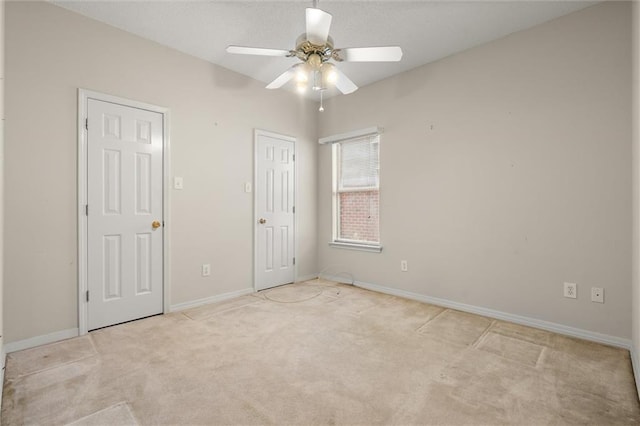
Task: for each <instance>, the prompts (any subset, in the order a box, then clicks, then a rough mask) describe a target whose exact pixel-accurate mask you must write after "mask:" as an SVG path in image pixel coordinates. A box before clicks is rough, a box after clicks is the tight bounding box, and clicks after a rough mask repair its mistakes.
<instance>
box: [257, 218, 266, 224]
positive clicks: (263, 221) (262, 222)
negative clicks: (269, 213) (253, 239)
mask: <svg viewBox="0 0 640 426" xmlns="http://www.w3.org/2000/svg"><path fill="white" fill-rule="evenodd" d="M258 223H259V224H260V225H264V224H265V223H267V219H263V218H260V220H259V221H258Z"/></svg>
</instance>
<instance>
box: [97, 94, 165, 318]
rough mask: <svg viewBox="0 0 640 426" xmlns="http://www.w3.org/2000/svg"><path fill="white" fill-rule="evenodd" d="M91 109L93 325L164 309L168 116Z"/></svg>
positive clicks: (109, 106)
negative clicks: (164, 178)
mask: <svg viewBox="0 0 640 426" xmlns="http://www.w3.org/2000/svg"><path fill="white" fill-rule="evenodd" d="M87 112H88V139H87V178H88V181H87V200H88V213H87V237H88V239H87V288H88V290H89V294H88V298H89V301H88V306H87V326H88V327H87V328H88V330H93V329H96V328H100V327H105V326H108V325H113V324H118V323H121V322H125V321H129V320H133V319H137V318H142V317H146V316H149V315H155V314H159V313H162V311H163V289H162V286H163V277H162V273H163V272H162V271H163V267H162V256H163V227H162V223H163V214H162V212H163V211H162V205H163V200H162V196H163V192H162V156H163V153H162V151H163V116H162V114H160V113H157V112H151V111H147V110H144V109H138V108H132V107H128V106H124V105H119V104H116V103H110V102H103V101H99V100H95V99H89V100H88V105H87ZM154 222H155V223H154Z"/></svg>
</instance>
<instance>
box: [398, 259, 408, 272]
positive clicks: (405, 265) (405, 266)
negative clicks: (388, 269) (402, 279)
mask: <svg viewBox="0 0 640 426" xmlns="http://www.w3.org/2000/svg"><path fill="white" fill-rule="evenodd" d="M400 270H401V271H402V272H407V271H408V270H409V265H408V263H407V261H406V260H401V261H400Z"/></svg>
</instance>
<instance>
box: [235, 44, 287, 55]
mask: <svg viewBox="0 0 640 426" xmlns="http://www.w3.org/2000/svg"><path fill="white" fill-rule="evenodd" d="M227 52H228V53H237V54H240V55H262V56H291V52H290V51H289V50H282V49H263V48H262V47H244V46H227Z"/></svg>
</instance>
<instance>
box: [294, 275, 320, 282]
mask: <svg viewBox="0 0 640 426" xmlns="http://www.w3.org/2000/svg"><path fill="white" fill-rule="evenodd" d="M316 278H318V274H309V275H302V276H299V277H296V282H297V283H299V282H302V281H309V280H315V279H316Z"/></svg>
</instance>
